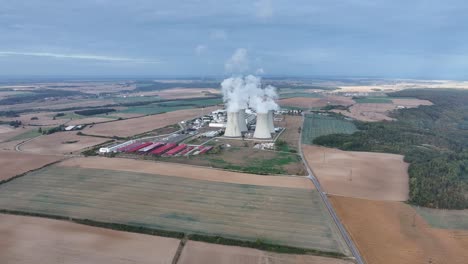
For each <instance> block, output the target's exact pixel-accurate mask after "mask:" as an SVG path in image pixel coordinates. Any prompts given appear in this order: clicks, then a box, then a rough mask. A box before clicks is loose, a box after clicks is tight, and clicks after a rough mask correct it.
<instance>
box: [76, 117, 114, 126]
mask: <svg viewBox="0 0 468 264" xmlns="http://www.w3.org/2000/svg"><path fill="white" fill-rule="evenodd" d="M115 119H117V118H108V117H86V118H81V119H73V120H71V121H70V122H67V126H76V125H83V124H92V123H101V122H109V121H112V120H115Z"/></svg>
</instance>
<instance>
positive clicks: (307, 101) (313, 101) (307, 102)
mask: <svg viewBox="0 0 468 264" xmlns="http://www.w3.org/2000/svg"><path fill="white" fill-rule="evenodd" d="M278 103H279V105H280V106H294V107H300V108H303V109H309V108H314V107H324V106H326V105H352V104H354V101H353V99H351V98H350V97H344V96H337V95H331V96H325V97H323V98H314V97H293V98H286V99H280V100H279V101H278Z"/></svg>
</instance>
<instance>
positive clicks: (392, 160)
mask: <svg viewBox="0 0 468 264" xmlns="http://www.w3.org/2000/svg"><path fill="white" fill-rule="evenodd" d="M303 151H304V156H305V158H306V159H307V162H308V163H309V166H310V167H311V169H312V170H313V171H314V173H315V174H316V176H317V177H318V179H319V181H320V183H321V184H322V186H323V188H324V189H325V191H326V192H327V193H329V194H334V195H340V196H348V197H357V198H366V199H374V200H389V201H406V200H407V199H408V192H409V187H408V173H407V170H408V164H407V163H405V162H404V161H403V156H401V155H395V154H386V153H372V152H356V151H342V150H338V149H332V148H324V147H319V146H310V145H303Z"/></svg>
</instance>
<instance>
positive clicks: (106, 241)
mask: <svg viewBox="0 0 468 264" xmlns="http://www.w3.org/2000/svg"><path fill="white" fill-rule="evenodd" d="M0 236H1V237H2V239H1V241H0V259H1V260H2V263H8V264H35V263H49V264H53V263H70V264H85V263H100V264H129V263H142V264H149V263H153V264H154V263H159V264H166V263H171V261H172V259H173V258H174V255H175V253H176V251H177V247H178V245H179V240H177V239H172V238H166V237H157V236H149V235H142V234H134V233H128V232H120V231H114V230H108V229H103V228H96V227H90V226H85V225H80V224H75V223H70V222H65V221H57V220H52V219H45V218H36V217H27V216H16V215H4V214H0Z"/></svg>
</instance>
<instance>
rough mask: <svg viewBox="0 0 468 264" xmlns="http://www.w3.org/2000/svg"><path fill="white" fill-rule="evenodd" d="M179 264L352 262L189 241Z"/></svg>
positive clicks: (312, 263)
mask: <svg viewBox="0 0 468 264" xmlns="http://www.w3.org/2000/svg"><path fill="white" fill-rule="evenodd" d="M178 263H180V264H207V263H217V264H257V263H268V264H297V263H302V264H351V263H353V262H351V261H346V260H341V259H336V258H325V257H318V256H308V255H293V254H277V253H272V252H265V251H261V250H257V249H252V248H243V247H235V246H224V245H213V244H208V243H203V242H198V241H189V242H187V244H185V247H184V250H183V251H182V254H181V256H180V259H179V261H178Z"/></svg>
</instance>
